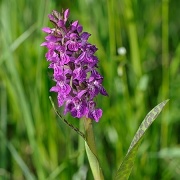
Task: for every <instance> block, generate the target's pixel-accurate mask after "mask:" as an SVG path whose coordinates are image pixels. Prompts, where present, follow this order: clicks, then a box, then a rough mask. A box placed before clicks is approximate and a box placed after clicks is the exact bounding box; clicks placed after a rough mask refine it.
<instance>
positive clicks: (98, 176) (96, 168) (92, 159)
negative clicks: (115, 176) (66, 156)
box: [85, 141, 104, 180]
mask: <svg viewBox="0 0 180 180" xmlns="http://www.w3.org/2000/svg"><path fill="white" fill-rule="evenodd" d="M85 148H86V153H87V156H88V159H89V164H90V166H91V170H92V172H93V176H94V179H95V180H103V179H104V177H103V174H102V170H101V168H100V165H99V161H98V159H97V157H96V156H95V154H94V153H93V152H92V151H91V149H90V147H89V146H88V144H87V142H86V141H85Z"/></svg>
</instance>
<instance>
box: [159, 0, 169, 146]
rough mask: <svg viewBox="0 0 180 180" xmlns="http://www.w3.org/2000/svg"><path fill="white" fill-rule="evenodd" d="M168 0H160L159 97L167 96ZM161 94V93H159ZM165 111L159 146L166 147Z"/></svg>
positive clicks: (166, 127) (164, 97)
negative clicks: (160, 88) (160, 61)
mask: <svg viewBox="0 0 180 180" xmlns="http://www.w3.org/2000/svg"><path fill="white" fill-rule="evenodd" d="M168 38H169V0H163V1H162V91H161V92H160V96H161V97H162V98H161V99H166V98H168V97H169V39H168ZM161 94H162V95H161ZM168 109H169V106H167V108H166V111H164V112H163V114H162V124H161V147H166V146H167V143H168V123H167V113H168Z"/></svg>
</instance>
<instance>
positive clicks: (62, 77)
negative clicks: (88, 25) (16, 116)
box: [41, 9, 108, 122]
mask: <svg viewBox="0 0 180 180" xmlns="http://www.w3.org/2000/svg"><path fill="white" fill-rule="evenodd" d="M68 16H69V9H67V10H65V11H62V13H59V12H57V11H55V10H54V11H53V12H52V14H50V15H49V16H48V17H49V19H50V21H51V22H52V23H53V24H54V26H55V27H54V28H49V27H45V28H43V29H42V30H43V31H44V32H45V33H47V34H48V35H47V36H46V37H45V39H46V41H45V42H43V43H42V44H41V46H45V47H47V48H48V52H47V53H46V59H47V60H48V61H50V65H49V68H52V69H53V70H54V73H53V80H54V81H55V82H56V85H55V86H54V87H52V88H51V89H50V91H54V92H57V93H58V95H57V99H58V106H59V107H60V106H63V105H65V108H64V114H66V113H68V112H70V113H71V115H72V116H73V117H77V118H81V117H86V118H91V119H93V120H95V121H96V122H98V121H99V119H100V118H101V116H102V110H101V109H96V103H95V102H94V97H95V96H97V95H98V94H99V93H101V94H102V95H104V96H107V95H108V94H107V92H106V90H105V89H104V87H103V86H102V81H103V77H102V76H101V75H100V74H99V73H98V72H97V70H96V68H97V67H98V66H97V63H98V58H97V57H96V56H95V55H94V53H95V52H96V51H97V48H96V46H94V45H92V44H90V43H89V42H87V41H88V38H89V36H90V34H89V33H87V32H82V30H83V28H82V26H81V25H80V24H79V23H78V21H74V22H69V21H68Z"/></svg>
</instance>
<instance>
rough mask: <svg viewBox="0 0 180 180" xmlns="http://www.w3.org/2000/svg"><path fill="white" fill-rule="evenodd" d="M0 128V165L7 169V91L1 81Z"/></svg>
mask: <svg viewBox="0 0 180 180" xmlns="http://www.w3.org/2000/svg"><path fill="white" fill-rule="evenodd" d="M0 103H1V105H0V107H1V109H0V130H1V131H2V133H3V135H4V136H0V142H1V146H0V167H1V168H2V169H7V162H8V158H7V153H6V150H7V148H6V143H7V138H6V134H7V93H6V87H5V85H4V84H3V83H0Z"/></svg>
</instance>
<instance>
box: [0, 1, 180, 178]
mask: <svg viewBox="0 0 180 180" xmlns="http://www.w3.org/2000/svg"><path fill="white" fill-rule="evenodd" d="M179 5H180V3H179V2H177V1H168V0H164V1H162V2H160V1H155V0H152V1H145V0H143V1H138V0H137V1H132V0H124V1H123V0H122V1H120V0H119V1H115V0H107V1H105V0H102V1H94V0H91V1H80V0H77V1H70V0H69V1H48V0H45V1H43V0H40V1H35V0H32V1H30V0H26V1H25V0H18V1H13V0H1V1H0V42H1V45H0V52H1V55H0V178H1V177H2V179H49V180H50V179H81V178H83V177H86V176H87V179H92V175H91V171H90V169H89V164H88V162H87V158H86V156H85V155H84V147H83V142H82V141H81V138H79V137H78V136H77V135H76V134H74V132H72V131H71V130H70V129H69V128H68V127H66V126H65V125H64V124H63V123H61V122H59V120H58V118H57V117H56V115H55V113H54V112H53V109H52V107H51V104H50V101H49V98H48V96H49V95H51V96H53V97H54V99H55V95H54V94H51V93H49V89H50V87H51V86H52V85H53V84H52V81H51V78H50V77H49V75H48V71H49V70H48V68H47V66H48V64H47V62H46V60H45V57H44V54H45V51H46V50H45V49H43V48H41V47H40V44H41V43H42V42H43V41H44V34H43V33H42V32H41V28H42V27H44V26H48V25H50V23H49V22H48V18H47V15H48V14H49V13H50V12H51V10H52V9H57V10H61V8H64V9H65V8H70V11H71V14H70V18H71V19H72V20H76V19H78V20H79V21H80V23H81V24H82V25H83V27H84V30H85V31H88V32H90V33H91V34H92V35H91V37H90V41H91V42H92V44H96V46H97V47H98V49H99V51H98V52H97V56H98V57H99V60H100V63H99V71H101V73H102V74H103V76H104V86H105V88H106V89H107V91H108V93H109V97H108V98H107V97H98V98H97V103H98V106H99V107H102V109H103V111H104V114H103V117H102V118H101V120H100V122H99V123H98V124H97V123H94V131H95V135H96V137H95V138H96V143H97V149H98V154H99V158H100V162H101V165H102V169H103V171H104V176H105V178H106V179H112V177H113V175H114V174H115V172H116V170H117V168H118V166H119V164H120V162H121V161H122V159H123V157H124V156H125V153H126V151H127V149H128V146H129V144H130V142H131V140H132V138H133V135H134V133H135V131H136V130H137V127H138V126H139V124H140V122H141V121H142V119H143V117H144V116H145V115H146V113H147V112H148V111H149V110H150V109H152V107H154V106H155V105H156V104H158V102H160V101H162V100H165V99H168V98H170V105H169V107H168V108H166V111H165V112H164V113H163V115H162V116H161V118H159V120H158V121H156V123H155V124H154V125H153V126H152V127H151V128H150V130H149V132H148V133H147V135H146V138H145V139H144V141H143V143H142V146H141V147H140V149H139V153H138V158H137V160H136V162H135V166H134V169H133V172H132V174H131V176H130V179H147V180H148V179H149V180H150V179H178V177H179V176H180V167H179V164H180V158H179V157H180V149H179V146H178V145H179V143H180V139H179V136H178V134H179V130H180V113H179V107H180V102H179V98H180V96H179V94H180V90H179V83H180V75H179V62H180V41H179V30H180V29H179V27H180V23H179V19H178V17H179V16H178V14H179V8H178V7H179ZM169 7H171V8H169ZM119 47H125V48H126V54H125V55H121V54H118V53H117V49H118V48H119ZM118 70H119V72H120V73H118ZM66 119H68V121H70V122H71V123H72V124H74V125H76V126H80V128H81V129H83V127H82V124H81V122H79V120H77V119H73V118H72V117H70V116H67V117H66Z"/></svg>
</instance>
